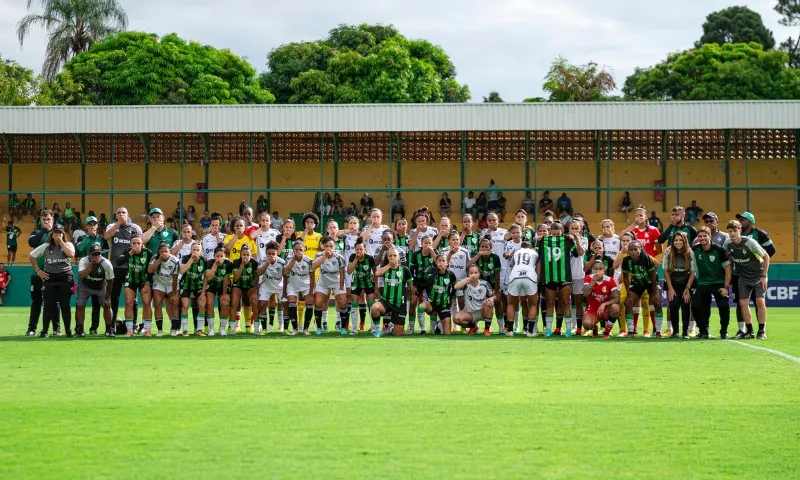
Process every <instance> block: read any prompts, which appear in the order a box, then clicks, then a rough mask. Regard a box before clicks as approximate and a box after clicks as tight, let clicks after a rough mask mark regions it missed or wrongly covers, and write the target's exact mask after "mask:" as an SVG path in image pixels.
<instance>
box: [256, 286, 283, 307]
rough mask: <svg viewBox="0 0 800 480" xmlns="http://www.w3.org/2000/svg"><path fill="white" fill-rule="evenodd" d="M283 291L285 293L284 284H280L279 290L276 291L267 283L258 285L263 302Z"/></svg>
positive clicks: (259, 297)
mask: <svg viewBox="0 0 800 480" xmlns="http://www.w3.org/2000/svg"><path fill="white" fill-rule="evenodd" d="M281 293H283V285H279V286H278V290H274V291H270V288H269V286H268V285H267V284H266V283H261V285H259V286H258V299H259V300H260V301H262V302H266V301H267V300H269V299H270V298H272V296H273V295H280V294H281Z"/></svg>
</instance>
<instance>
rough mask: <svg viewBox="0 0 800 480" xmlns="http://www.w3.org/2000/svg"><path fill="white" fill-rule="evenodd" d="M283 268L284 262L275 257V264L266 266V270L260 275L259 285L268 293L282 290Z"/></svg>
mask: <svg viewBox="0 0 800 480" xmlns="http://www.w3.org/2000/svg"><path fill="white" fill-rule="evenodd" d="M265 261H266V260H265ZM285 266H286V260H284V259H282V258H281V257H277V258H276V259H275V263H273V264H272V265H270V266H268V267H267V270H266V271H265V272H264V273H263V274H262V275H261V285H262V286H263V287H264V288H266V289H267V291H268V292H272V293H275V292H280V291H282V290H283V268H284V267H285Z"/></svg>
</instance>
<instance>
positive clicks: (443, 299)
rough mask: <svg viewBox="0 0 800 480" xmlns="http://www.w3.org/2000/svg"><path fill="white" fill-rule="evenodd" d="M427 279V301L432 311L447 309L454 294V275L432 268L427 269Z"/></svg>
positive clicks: (447, 271) (448, 271)
mask: <svg viewBox="0 0 800 480" xmlns="http://www.w3.org/2000/svg"><path fill="white" fill-rule="evenodd" d="M427 278H428V291H429V292H430V294H429V299H430V301H431V304H432V305H433V307H434V309H435V310H437V311H441V310H443V309H449V308H450V303H451V302H452V300H453V294H454V292H455V290H454V289H453V287H454V286H455V284H456V275H455V274H454V273H453V272H451V271H450V270H445V272H444V273H442V272H440V271H439V269H438V268H436V267H435V266H433V267H431V268H430V269H428V276H427Z"/></svg>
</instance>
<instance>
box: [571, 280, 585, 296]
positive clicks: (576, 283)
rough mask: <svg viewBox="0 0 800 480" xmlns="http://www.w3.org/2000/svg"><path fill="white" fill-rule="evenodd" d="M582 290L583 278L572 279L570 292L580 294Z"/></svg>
mask: <svg viewBox="0 0 800 480" xmlns="http://www.w3.org/2000/svg"><path fill="white" fill-rule="evenodd" d="M581 292H583V279H580V280H576V279H574V278H573V279H572V294H573V295H582V293H581Z"/></svg>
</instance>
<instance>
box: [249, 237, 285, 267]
mask: <svg viewBox="0 0 800 480" xmlns="http://www.w3.org/2000/svg"><path fill="white" fill-rule="evenodd" d="M280 234H281V232H279V231H277V230H275V229H274V228H270V229H269V230H267V231H266V232H265V231H263V230H261V229H258V235H256V238H255V239H254V240H255V242H256V245H257V246H258V251H257V252H256V261H257V262H258V266H259V267H260V266H261V265H264V262H266V261H267V244H268V243H269V242H276V243H277V241H278V240H277V239H278V235H280Z"/></svg>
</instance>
